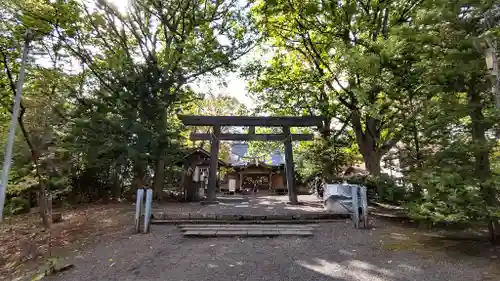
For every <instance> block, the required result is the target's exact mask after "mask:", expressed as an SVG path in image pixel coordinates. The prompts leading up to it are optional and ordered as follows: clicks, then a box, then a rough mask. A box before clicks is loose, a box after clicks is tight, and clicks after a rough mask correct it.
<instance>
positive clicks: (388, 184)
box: [347, 174, 408, 204]
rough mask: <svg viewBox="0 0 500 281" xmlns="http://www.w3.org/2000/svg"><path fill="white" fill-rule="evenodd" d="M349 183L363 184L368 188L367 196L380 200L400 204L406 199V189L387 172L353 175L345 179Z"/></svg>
mask: <svg viewBox="0 0 500 281" xmlns="http://www.w3.org/2000/svg"><path fill="white" fill-rule="evenodd" d="M347 182H348V183H350V184H359V185H364V186H366V187H367V188H368V191H367V192H368V198H369V199H371V200H374V199H376V200H377V201H380V202H386V203H392V204H400V203H403V202H406V201H407V198H408V196H407V192H406V189H405V188H404V187H402V186H400V185H398V184H397V182H396V181H395V180H394V179H393V178H392V177H390V176H389V175H387V174H381V175H379V176H377V177H376V176H372V175H354V176H352V177H350V178H349V179H347Z"/></svg>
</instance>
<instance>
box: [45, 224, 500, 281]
mask: <svg viewBox="0 0 500 281" xmlns="http://www.w3.org/2000/svg"><path fill="white" fill-rule="evenodd" d="M426 237H427V236H425V233H422V232H418V231H415V230H412V229H408V228H404V227H399V226H395V225H392V224H388V223H382V222H379V223H378V227H377V228H376V229H374V230H355V229H353V228H352V224H351V222H344V221H342V222H338V223H329V224H321V226H320V228H319V229H318V231H317V233H316V235H315V236H314V237H311V238H284V237H277V238H269V239H262V238H248V239H245V238H240V239H238V238H225V239H222V238H213V239H196V238H183V237H181V236H180V232H179V230H178V229H177V228H176V227H175V226H158V225H155V226H153V228H152V233H151V234H147V235H142V234H130V233H124V234H122V235H119V236H117V237H115V239H113V240H110V241H107V242H105V243H100V244H98V245H96V246H95V247H93V248H90V249H89V250H87V251H84V252H80V253H78V254H77V255H74V256H73V257H72V258H69V259H68V262H73V263H74V264H75V268H74V269H73V270H70V271H68V272H66V273H61V274H59V275H57V276H52V277H49V278H48V279H47V280H53V281H63V280H64V281H73V280H74V281H77V280H78V281H83V280H101V281H106V280H120V281H128V280H147V281H156V280H158V281H160V280H161V281H164V280H169V281H181V280H182V281H200V280H220V281H225V280H227V281H230V280H231V281H233V280H248V281H255V280H264V281H265V280H270V281H271V280H272V281H276V280H297V281H299V280H300V281H304V280H333V281H336V280H337V281H340V280H358V281H396V280H424V281H441V280H457V281H459V280H464V281H465V280H467V281H471V280H478V281H479V280H500V274H499V272H498V269H499V268H500V263H499V262H498V258H497V257H496V256H495V255H494V254H493V252H488V251H489V250H488V247H487V245H479V244H476V245H474V248H478V249H483V250H482V251H480V252H479V253H467V254H464V253H461V252H460V251H455V250H453V249H455V248H457V249H459V247H451V248H450V245H449V243H446V242H442V243H441V242H438V243H431V244H430V245H427V243H429V241H430V240H428V237H427V238H426ZM461 243H466V242H463V241H462V242H461ZM395 245H398V246H399V247H397V246H395ZM455 246H457V245H455Z"/></svg>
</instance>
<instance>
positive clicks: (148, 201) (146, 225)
mask: <svg viewBox="0 0 500 281" xmlns="http://www.w3.org/2000/svg"><path fill="white" fill-rule="evenodd" d="M152 202H153V190H152V189H151V188H148V189H146V205H145V211H144V229H143V232H144V233H148V232H149V226H150V223H151V203H152Z"/></svg>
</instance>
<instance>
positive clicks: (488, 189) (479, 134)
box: [469, 90, 497, 243]
mask: <svg viewBox="0 0 500 281" xmlns="http://www.w3.org/2000/svg"><path fill="white" fill-rule="evenodd" d="M469 116H470V118H471V133H472V141H473V144H474V147H473V149H474V159H475V166H476V167H475V174H476V177H477V179H478V180H479V182H480V192H481V196H482V197H483V200H484V202H485V203H486V206H485V207H486V208H488V207H493V206H495V205H496V203H497V202H496V201H497V200H496V199H495V198H496V194H495V191H494V189H493V188H492V185H491V181H490V180H491V168H490V159H489V154H490V149H489V146H488V143H487V140H486V137H485V133H486V129H487V127H486V124H485V120H484V115H483V104H482V100H481V97H480V94H479V93H478V92H476V91H474V90H471V91H470V92H469ZM486 212H487V223H488V230H489V234H490V240H491V242H492V243H496V242H497V239H496V238H497V235H496V226H497V219H496V217H495V216H494V215H491V214H490V213H489V210H487V211H486Z"/></svg>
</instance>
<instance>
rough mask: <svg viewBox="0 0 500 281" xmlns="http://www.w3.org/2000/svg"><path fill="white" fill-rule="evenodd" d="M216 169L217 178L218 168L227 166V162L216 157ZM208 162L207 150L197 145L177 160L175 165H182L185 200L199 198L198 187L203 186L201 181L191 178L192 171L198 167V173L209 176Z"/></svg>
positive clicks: (209, 159)
mask: <svg viewBox="0 0 500 281" xmlns="http://www.w3.org/2000/svg"><path fill="white" fill-rule="evenodd" d="M216 160H217V164H218V165H217V170H216V171H215V174H216V175H217V177H216V178H217V179H220V178H219V168H220V167H227V166H228V164H227V163H226V162H224V161H222V160H221V159H217V158H216ZM210 163H211V156H210V153H209V152H208V151H206V150H205V149H203V148H201V147H198V148H195V149H193V150H192V151H191V152H189V153H188V154H187V155H186V156H185V157H184V159H182V160H180V161H178V162H177V165H182V166H183V175H182V179H181V185H182V187H183V188H184V199H185V200H187V201H195V200H198V199H200V198H199V194H198V191H199V188H200V187H202V186H203V183H202V182H197V181H194V180H193V173H194V171H195V169H196V167H198V169H199V174H200V175H203V174H204V175H206V176H210V169H209V167H210Z"/></svg>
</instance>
